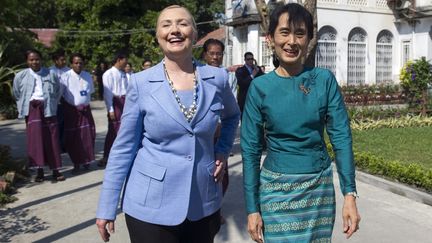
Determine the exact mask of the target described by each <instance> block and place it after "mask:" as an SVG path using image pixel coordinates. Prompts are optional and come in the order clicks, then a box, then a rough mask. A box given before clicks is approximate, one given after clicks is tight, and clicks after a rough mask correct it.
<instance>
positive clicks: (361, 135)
mask: <svg viewBox="0 0 432 243" xmlns="http://www.w3.org/2000/svg"><path fill="white" fill-rule="evenodd" d="M352 134H353V147H354V149H355V150H356V151H364V152H370V153H372V154H374V155H376V156H380V157H383V158H385V159H386V160H398V161H400V162H402V163H406V164H410V163H413V162H415V163H419V164H421V165H422V166H424V167H426V168H431V169H432V127H406V128H380V129H375V130H364V131H355V130H353V131H352Z"/></svg>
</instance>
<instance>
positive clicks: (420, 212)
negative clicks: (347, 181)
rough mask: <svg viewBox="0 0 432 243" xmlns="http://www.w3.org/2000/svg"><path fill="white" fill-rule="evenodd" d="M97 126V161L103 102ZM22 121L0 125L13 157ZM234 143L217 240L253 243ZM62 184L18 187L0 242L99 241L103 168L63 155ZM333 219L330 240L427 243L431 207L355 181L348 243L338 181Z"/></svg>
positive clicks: (0, 216) (0, 227)
mask: <svg viewBox="0 0 432 243" xmlns="http://www.w3.org/2000/svg"><path fill="white" fill-rule="evenodd" d="M92 107H93V115H94V116H95V121H96V125H97V141H96V143H97V145H96V151H98V153H97V158H100V157H101V156H102V153H101V151H102V147H103V141H104V136H105V134H106V127H107V125H106V115H105V114H106V113H105V109H104V107H103V104H102V102H93V103H92ZM24 128H25V126H24V124H23V122H22V121H3V122H0V144H9V145H11V147H12V149H13V155H14V156H15V157H23V156H25V151H26V147H25V133H24ZM238 151H239V149H238V143H236V144H235V150H234V152H235V156H234V157H231V158H230V161H229V164H230V186H229V189H228V192H227V194H226V197H225V199H224V205H223V210H222V212H223V215H224V217H225V218H226V221H227V222H226V224H225V225H223V226H222V228H221V231H220V232H219V234H218V235H217V237H216V240H215V242H216V243H221V242H232V243H243V242H246V243H247V242H252V241H250V240H249V237H248V234H247V232H246V221H245V220H246V214H245V211H244V204H243V190H242V185H241V184H242V175H241V158H240V155H239V153H238ZM63 160H64V164H65V167H64V170H63V171H64V174H65V176H66V177H67V180H66V181H65V182H59V183H51V182H49V181H45V182H44V183H41V184H35V183H29V184H26V185H23V186H22V187H21V188H19V190H18V193H17V194H16V196H17V197H18V198H19V200H18V201H17V202H15V203H12V204H8V205H7V207H6V208H3V209H0V222H1V223H0V242H23V243H27V242H39V243H42V242H81V243H84V242H102V240H100V238H99V235H98V233H97V230H96V226H95V225H94V222H95V219H94V217H95V211H96V205H97V200H98V197H99V187H100V185H101V183H102V177H103V170H101V169H99V168H97V167H96V165H92V167H91V171H90V172H87V173H84V174H81V175H77V176H72V175H71V174H70V170H71V169H72V165H71V163H70V160H69V158H68V156H67V155H66V154H64V155H63ZM335 185H336V186H337V189H336V190H337V198H338V201H337V205H338V206H337V213H338V215H337V218H336V225H335V229H334V237H333V242H336V243H338V242H352V243H360V242H361V243H375V242H380V243H381V242H382V243H384V242H389V243H390V242H391V243H399V242H400V243H410V242H412V243H427V242H432V240H431V239H432V233H431V232H432V207H431V206H428V205H425V204H421V203H418V202H415V201H413V200H411V199H408V198H406V197H402V196H399V195H396V194H393V193H391V192H389V191H386V190H383V189H380V188H377V187H375V186H374V185H370V184H365V183H362V182H358V191H359V194H360V199H359V200H358V205H359V208H360V212H361V215H362V222H361V227H360V231H359V232H358V233H357V234H356V235H354V236H353V237H352V238H351V239H350V240H349V241H346V240H345V238H344V236H343V234H342V233H341V231H342V230H341V228H342V227H341V220H340V212H341V206H342V201H341V199H342V197H341V195H340V191H339V187H338V182H337V177H336V178H335ZM111 242H115V243H124V242H129V239H128V234H127V229H126V226H125V223H124V216H123V214H121V213H120V214H119V216H118V219H117V221H116V233H115V234H114V235H113V236H112V238H111Z"/></svg>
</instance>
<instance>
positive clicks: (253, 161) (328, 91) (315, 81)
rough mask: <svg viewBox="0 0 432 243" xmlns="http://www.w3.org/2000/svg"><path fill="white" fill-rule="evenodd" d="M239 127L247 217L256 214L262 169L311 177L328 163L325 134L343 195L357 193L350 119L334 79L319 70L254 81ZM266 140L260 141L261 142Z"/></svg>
mask: <svg viewBox="0 0 432 243" xmlns="http://www.w3.org/2000/svg"><path fill="white" fill-rule="evenodd" d="M242 116H243V118H242V123H241V135H240V136H241V143H240V145H241V150H242V157H243V176H244V189H245V199H246V209H247V212H248V213H253V212H259V197H258V193H259V174H260V161H261V155H262V151H263V148H264V146H265V145H266V146H267V156H266V159H265V160H264V163H263V167H265V168H266V169H268V170H271V171H274V172H281V173H292V174H297V173H314V172H319V171H321V170H323V169H325V168H327V167H328V166H330V164H331V159H330V157H329V155H328V152H327V148H326V145H325V142H324V129H325V130H326V132H327V134H328V135H329V138H330V141H331V143H332V145H333V150H334V151H335V155H336V167H337V171H338V174H339V178H340V185H341V190H342V193H343V194H346V193H347V192H353V191H356V185H355V166H354V162H353V152H352V138H351V128H350V125H349V119H348V115H347V112H346V108H345V104H344V101H343V97H342V95H341V93H340V91H339V86H338V83H337V81H336V79H335V77H334V75H333V74H332V73H331V72H330V71H328V70H326V69H322V68H312V69H304V70H303V71H302V72H301V73H300V74H298V75H297V76H294V77H289V78H286V77H281V76H279V75H278V74H277V73H276V72H275V71H273V72H270V73H268V74H266V75H263V76H260V77H258V78H256V79H254V80H253V81H252V83H251V85H250V87H249V91H248V95H247V98H246V104H245V108H244V111H243V115H242ZM264 139H265V142H264Z"/></svg>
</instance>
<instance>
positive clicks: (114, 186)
mask: <svg viewBox="0 0 432 243" xmlns="http://www.w3.org/2000/svg"><path fill="white" fill-rule="evenodd" d="M141 95H142V94H141ZM138 97H139V94H138V88H137V83H136V80H134V79H133V78H132V81H131V83H130V84H129V89H128V92H127V95H126V103H125V106H124V111H123V115H122V120H121V122H122V125H121V128H120V131H119V134H118V135H117V138H116V140H115V142H114V144H113V147H112V148H111V152H110V156H109V159H108V164H107V167H106V169H105V176H104V181H103V184H102V189H101V194H100V198H99V206H98V210H97V214H96V217H97V218H101V219H109V220H113V219H115V217H116V209H117V206H118V202H119V198H120V193H121V190H122V187H123V184H124V182H125V180H126V177H127V174H128V173H129V171H130V168H131V166H132V163H133V160H134V158H135V156H136V153H137V150H138V146H139V144H140V142H141V140H142V139H141V136H142V133H143V129H144V127H143V119H144V113H143V112H141V110H140V107H139V103H138Z"/></svg>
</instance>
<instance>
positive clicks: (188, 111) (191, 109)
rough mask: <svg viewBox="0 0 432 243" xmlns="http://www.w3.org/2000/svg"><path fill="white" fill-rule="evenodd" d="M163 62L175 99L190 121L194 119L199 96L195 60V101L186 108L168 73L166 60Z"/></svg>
mask: <svg viewBox="0 0 432 243" xmlns="http://www.w3.org/2000/svg"><path fill="white" fill-rule="evenodd" d="M162 63H163V66H164V71H165V75H166V78H167V80H168V83H169V85H170V87H171V91H172V92H173V94H174V97H175V99H176V101H177V104H178V105H179V107H180V111H181V112H182V113H183V115H184V116H185V118H186V120H187V121H188V122H190V121H191V120H192V118H193V117H194V115H195V113H196V110H197V98H198V95H197V87H198V80H197V78H196V71H195V61H193V62H192V63H193V70H194V79H193V82H194V86H193V101H192V104H191V105H190V106H189V108H186V106H185V105H183V104H182V103H181V100H180V97H179V96H178V94H177V90H176V89H175V88H174V83H173V82H172V81H171V79H170V77H169V74H168V71H167V69H166V66H165V60H163V62H162Z"/></svg>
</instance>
